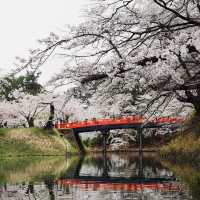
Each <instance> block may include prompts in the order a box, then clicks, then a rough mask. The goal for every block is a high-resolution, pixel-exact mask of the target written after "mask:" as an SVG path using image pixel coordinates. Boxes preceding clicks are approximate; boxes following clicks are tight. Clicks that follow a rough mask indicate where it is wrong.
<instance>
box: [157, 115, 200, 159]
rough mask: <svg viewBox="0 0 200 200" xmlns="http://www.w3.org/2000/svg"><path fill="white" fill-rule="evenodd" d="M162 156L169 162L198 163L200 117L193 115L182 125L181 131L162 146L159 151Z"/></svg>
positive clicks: (199, 157)
mask: <svg viewBox="0 0 200 200" xmlns="http://www.w3.org/2000/svg"><path fill="white" fill-rule="evenodd" d="M160 153H161V155H162V156H165V157H167V158H169V159H171V160H177V161H180V162H182V161H183V160H184V162H185V161H188V162H190V161H194V160H196V161H199V160H200V156H199V155H200V117H199V116H198V115H195V114H193V115H192V116H190V117H189V118H188V119H187V120H186V122H185V124H184V125H183V131H182V132H180V133H179V134H177V136H176V137H175V138H174V139H173V140H172V141H170V143H169V144H167V145H165V146H163V147H162V148H161V151H160Z"/></svg>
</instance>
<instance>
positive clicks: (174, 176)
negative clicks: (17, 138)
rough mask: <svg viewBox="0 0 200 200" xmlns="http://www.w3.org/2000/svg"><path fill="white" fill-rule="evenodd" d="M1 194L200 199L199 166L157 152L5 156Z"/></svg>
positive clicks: (80, 199) (94, 199)
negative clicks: (167, 158) (164, 157)
mask: <svg viewBox="0 0 200 200" xmlns="http://www.w3.org/2000/svg"><path fill="white" fill-rule="evenodd" d="M0 199H2V200H11V199H12V200H23V199H27V200H28V199H29V200H30V199H31V200H32V199H33V200H36V199H38V200H39V199H51V200H53V199H60V200H61V199H62V200H64V199H66V200H69V199H70V200H85V199H88V200H90V199H91V200H102V199H103V200H111V199H114V200H162V199H164V200H175V199H176V200H178V199H180V200H189V199H193V200H200V172H199V170H198V167H197V168H196V167H194V166H190V165H176V164H172V163H168V162H166V161H162V162H161V161H160V160H159V159H158V158H157V156H156V155H154V154H143V155H140V156H139V155H138V154H133V153H128V154H109V155H107V157H106V158H103V156H102V155H101V154H98V155H93V156H86V157H77V156H71V157H67V158H64V157H27V158H18V159H1V160H0Z"/></svg>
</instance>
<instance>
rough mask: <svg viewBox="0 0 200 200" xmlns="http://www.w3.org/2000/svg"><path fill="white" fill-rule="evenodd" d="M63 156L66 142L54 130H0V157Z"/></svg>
mask: <svg viewBox="0 0 200 200" xmlns="http://www.w3.org/2000/svg"><path fill="white" fill-rule="evenodd" d="M65 154H66V141H65V139H64V138H62V137H61V136H60V135H59V134H58V133H57V132H56V131H54V130H49V131H48V130H43V129H40V128H17V129H0V157H7V156H38V155H65Z"/></svg>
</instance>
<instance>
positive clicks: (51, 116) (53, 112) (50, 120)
mask: <svg viewBox="0 0 200 200" xmlns="http://www.w3.org/2000/svg"><path fill="white" fill-rule="evenodd" d="M54 114H55V108H54V105H53V104H52V103H51V104H50V115H49V119H48V122H47V124H46V126H45V129H52V128H53V127H54V125H53V119H54Z"/></svg>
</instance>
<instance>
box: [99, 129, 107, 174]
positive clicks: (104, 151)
mask: <svg viewBox="0 0 200 200" xmlns="http://www.w3.org/2000/svg"><path fill="white" fill-rule="evenodd" d="M101 133H102V135H103V174H102V176H103V177H108V168H107V146H106V141H107V138H108V133H109V131H108V130H103V131H101Z"/></svg>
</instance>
